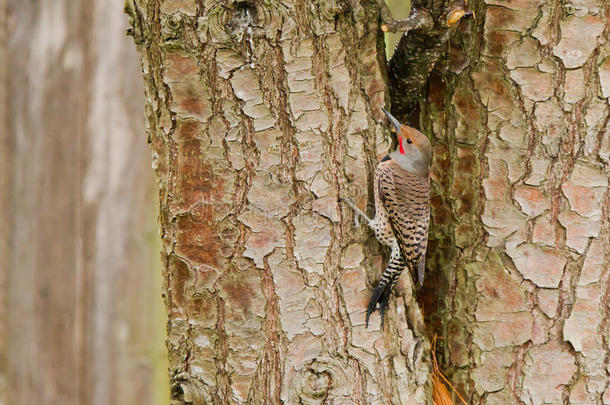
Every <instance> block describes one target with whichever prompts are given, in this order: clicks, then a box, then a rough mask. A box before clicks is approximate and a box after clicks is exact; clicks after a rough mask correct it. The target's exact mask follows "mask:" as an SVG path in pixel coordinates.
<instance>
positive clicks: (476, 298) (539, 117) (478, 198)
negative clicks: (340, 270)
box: [422, 0, 610, 405]
mask: <svg viewBox="0 0 610 405" xmlns="http://www.w3.org/2000/svg"><path fill="white" fill-rule="evenodd" d="M475 4H476V16H477V20H475V21H471V22H472V24H470V25H462V26H461V30H460V33H459V34H458V35H457V36H456V37H455V38H454V41H453V42H452V43H451V44H450V52H449V57H448V58H447V60H446V62H445V63H443V64H442V66H439V70H440V71H441V72H442V73H438V74H436V75H433V76H432V77H431V80H430V81H429V86H428V91H427V99H426V102H425V103H422V106H423V111H422V117H423V128H424V132H426V133H428V134H434V144H435V148H434V155H435V164H434V173H435V176H436V178H437V181H436V182H435V186H436V195H435V197H434V198H433V221H434V227H433V230H432V233H431V235H430V239H431V241H430V245H429V252H428V253H429V261H428V266H429V268H431V269H432V271H429V274H430V273H432V274H434V276H432V277H429V279H428V281H429V283H428V284H427V285H426V291H425V292H424V293H423V295H424V296H425V302H426V304H425V308H426V315H428V319H427V320H428V322H427V324H428V326H429V327H430V325H434V327H436V328H441V330H442V333H441V334H442V335H443V336H445V337H446V340H445V342H446V344H445V345H444V349H445V351H444V353H445V365H446V366H447V367H448V369H447V371H448V372H449V373H450V374H452V375H453V381H454V382H456V383H458V387H459V389H460V391H462V392H464V393H466V394H468V396H469V403H472V404H475V403H476V404H542V403H548V404H551V403H552V404H559V403H562V404H598V405H599V404H602V403H603V404H609V403H610V386H609V377H608V376H609V373H610V370H609V369H608V361H609V359H610V348H609V346H608V342H610V329H609V325H610V324H609V321H608V316H609V312H608V308H609V305H610V295H609V294H610V291H609V289H608V287H609V282H610V279H609V278H610V272H609V271H608V269H610V262H609V253H610V247H609V235H610V227H609V223H608V215H609V212H610V210H609V208H610V199H609V198H610V197H609V194H608V174H610V166H609V163H610V162H609V157H610V156H609V154H610V132H609V131H610V129H609V126H608V120H609V108H608V97H610V58H609V52H610V49H609V47H608V38H609V37H608V35H609V26H608V24H607V21H608V16H609V12H610V8H609V3H608V2H603V1H597V2H596V1H585V2H582V3H578V5H577V4H576V3H573V4H571V5H570V7H571V8H567V7H568V6H567V5H566V4H563V3H558V2H551V1H543V0H536V1H517V0H510V1H487V2H486V3H482V2H477V3H475ZM566 10H567V11H568V12H567V13H566ZM604 21H605V23H604ZM604 24H605V26H604Z"/></svg>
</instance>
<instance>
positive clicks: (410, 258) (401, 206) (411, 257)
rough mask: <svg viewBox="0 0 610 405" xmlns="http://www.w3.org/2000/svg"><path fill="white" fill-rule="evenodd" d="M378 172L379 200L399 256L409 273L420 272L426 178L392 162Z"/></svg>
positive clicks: (426, 214) (427, 196) (426, 216)
mask: <svg viewBox="0 0 610 405" xmlns="http://www.w3.org/2000/svg"><path fill="white" fill-rule="evenodd" d="M378 170H379V172H378V176H377V179H378V180H377V181H378V184H377V187H378V190H379V197H380V200H381V202H382V204H383V206H384V208H385V210H386V212H387V214H388V221H389V222H390V225H391V227H392V230H393V232H394V236H395V238H396V240H397V242H398V246H399V248H400V251H401V253H402V256H403V258H404V259H405V260H406V261H407V263H408V265H409V268H410V270H411V271H412V272H414V273H415V272H417V273H422V272H423V266H424V263H423V262H424V261H425V255H426V247H427V241H428V224H429V220H430V206H429V200H430V182H429V179H427V178H424V177H421V176H417V175H415V174H412V173H409V172H407V171H405V170H403V169H401V168H400V166H398V165H397V164H396V163H394V162H384V164H380V165H379V166H378ZM418 278H421V275H420V274H418ZM420 281H421V280H420Z"/></svg>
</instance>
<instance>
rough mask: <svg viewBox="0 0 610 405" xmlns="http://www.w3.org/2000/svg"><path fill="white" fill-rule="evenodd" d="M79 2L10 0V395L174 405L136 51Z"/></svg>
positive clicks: (4, 318) (6, 223)
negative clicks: (163, 372) (166, 376)
mask: <svg viewBox="0 0 610 405" xmlns="http://www.w3.org/2000/svg"><path fill="white" fill-rule="evenodd" d="M78 3H79V2H73V1H67V0H64V1H51V2H49V1H41V2H30V1H27V2H23V1H13V0H11V1H0V97H1V102H0V115H1V119H0V141H1V143H0V221H1V229H2V231H1V232H0V234H1V235H2V236H1V240H0V257H1V261H0V265H1V266H2V268H1V269H0V299H2V303H1V304H0V403H1V404H6V405H8V404H61V405H77V404H79V405H86V404H91V405H93V404H103V405H106V404H146V405H149V404H165V403H166V401H165V400H164V399H165V398H164V395H166V391H167V389H165V390H164V389H163V387H167V384H166V383H165V384H164V383H163V382H164V381H165V380H158V378H157V376H158V375H159V374H158V373H157V374H155V373H156V372H157V370H159V368H160V369H163V368H164V363H165V362H164V360H163V359H164V358H163V357H161V356H162V354H161V353H162V350H163V346H162V341H163V329H162V328H163V327H162V325H163V312H162V303H161V301H160V300H159V296H158V293H157V291H158V285H160V276H159V273H160V271H159V270H158V267H160V266H158V264H157V261H156V260H155V257H156V256H157V253H156V251H157V250H158V243H156V242H155V238H154V236H155V233H156V232H155V228H156V226H155V224H154V217H155V209H154V204H152V200H153V199H154V192H155V191H154V179H153V176H152V174H151V173H150V169H149V167H150V161H149V158H148V152H147V148H146V145H144V143H143V142H142V138H141V134H142V133H143V132H144V125H143V124H144V121H143V116H142V113H141V104H142V102H143V97H142V92H143V89H142V81H141V78H140V72H139V67H138V62H137V57H136V55H135V49H134V47H133V45H132V44H130V43H129V42H128V41H126V40H125V38H124V30H125V28H126V20H127V19H126V18H125V16H124V15H123V13H122V10H121V8H120V7H118V6H117V5H116V3H115V4H113V2H102V1H97V2H88V5H87V6H86V7H85V6H84V5H79V4H78ZM134 95H135V96H134ZM138 117H141V118H140V119H138ZM5 118H6V119H5ZM158 325H161V327H160V328H159V327H158ZM159 365H160V367H159ZM156 398H160V400H158V399H156ZM155 401H157V402H155Z"/></svg>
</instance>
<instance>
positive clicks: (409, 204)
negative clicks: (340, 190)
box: [344, 109, 432, 327]
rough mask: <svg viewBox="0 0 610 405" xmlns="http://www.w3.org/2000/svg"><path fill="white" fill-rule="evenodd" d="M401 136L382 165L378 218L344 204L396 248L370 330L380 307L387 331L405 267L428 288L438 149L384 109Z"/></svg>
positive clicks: (371, 306)
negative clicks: (434, 154) (392, 298)
mask: <svg viewBox="0 0 610 405" xmlns="http://www.w3.org/2000/svg"><path fill="white" fill-rule="evenodd" d="M382 110H383V112H384V113H385V114H386V116H387V117H388V119H389V121H390V122H391V123H392V125H393V126H394V127H395V128H396V132H397V134H398V148H397V149H396V150H395V151H394V152H392V153H390V154H389V155H387V156H386V157H384V158H383V159H382V160H381V162H379V164H378V165H377V169H376V170H375V178H374V182H375V184H374V197H375V218H373V219H370V218H369V217H367V215H366V214H365V213H364V212H362V211H361V210H360V209H358V207H356V206H355V205H354V203H353V202H351V201H350V200H347V199H344V201H345V202H346V203H347V204H348V205H350V206H351V207H352V209H353V210H354V211H355V212H356V213H357V215H360V216H362V217H363V218H364V219H365V220H366V222H367V223H368V225H369V226H370V227H371V228H372V229H373V231H375V236H376V237H377V239H378V240H379V241H380V242H381V243H383V244H384V245H387V246H389V247H390V248H391V249H392V253H391V255H390V260H389V262H388V265H387V267H386V269H385V271H384V272H383V274H382V276H381V279H380V280H379V283H378V284H377V287H376V288H375V291H374V292H373V296H372V297H371V300H370V301H369V304H368V307H367V310H366V326H367V327H368V324H369V317H370V316H371V313H373V312H374V311H375V309H376V308H377V304H379V312H380V314H381V326H382V327H383V316H384V312H385V310H386V309H387V307H388V301H389V299H390V294H391V291H392V287H393V286H394V284H395V283H396V281H397V280H398V277H399V276H400V274H401V273H402V271H403V270H404V269H405V268H409V270H410V272H411V274H413V275H415V274H417V279H418V281H419V284H420V285H421V284H423V280H424V268H425V257H426V246H427V244H428V223H429V219H430V162H431V161H432V145H431V144H430V141H429V140H428V138H426V136H425V135H424V134H422V133H421V132H419V131H418V130H416V129H414V128H411V127H408V126H406V125H402V124H401V123H400V122H398V120H397V119H396V118H394V116H392V114H390V113H389V112H387V111H386V110H385V109H382Z"/></svg>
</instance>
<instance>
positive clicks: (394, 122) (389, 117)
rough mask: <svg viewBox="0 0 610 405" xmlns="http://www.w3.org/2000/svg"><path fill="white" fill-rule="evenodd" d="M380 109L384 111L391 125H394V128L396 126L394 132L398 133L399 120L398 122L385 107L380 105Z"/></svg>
mask: <svg viewBox="0 0 610 405" xmlns="http://www.w3.org/2000/svg"><path fill="white" fill-rule="evenodd" d="M381 111H383V112H384V113H385V115H386V116H387V117H388V120H390V122H391V123H392V125H394V128H396V132H397V133H398V134H400V122H398V120H397V119H396V118H394V116H393V115H392V114H390V113H389V112H388V110H386V109H385V108H383V107H381Z"/></svg>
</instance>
